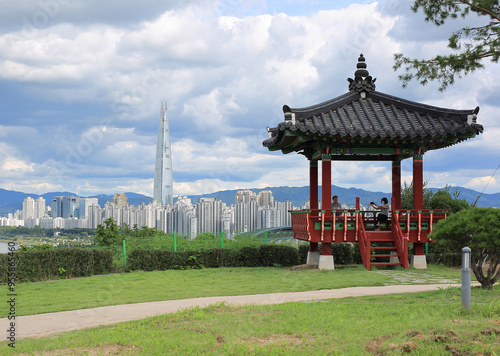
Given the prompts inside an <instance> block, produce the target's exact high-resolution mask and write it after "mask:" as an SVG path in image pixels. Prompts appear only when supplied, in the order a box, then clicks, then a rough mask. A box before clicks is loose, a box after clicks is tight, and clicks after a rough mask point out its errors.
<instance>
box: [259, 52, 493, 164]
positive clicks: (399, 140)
mask: <svg viewBox="0 0 500 356" xmlns="http://www.w3.org/2000/svg"><path fill="white" fill-rule="evenodd" d="M348 80H349V82H350V84H349V92H348V93H346V94H344V95H341V96H339V97H337V98H334V99H332V100H329V101H326V102H323V103H320V104H317V105H313V106H309V107H306V108H290V107H289V106H287V105H285V106H283V112H284V114H285V115H284V116H285V120H284V122H281V123H279V124H278V126H277V127H275V128H268V132H269V138H268V139H267V140H265V141H264V142H263V145H264V147H267V148H268V149H269V150H271V151H275V150H281V151H282V152H283V153H289V152H294V151H295V152H298V153H303V154H305V155H306V156H308V158H310V159H311V158H314V159H318V158H319V157H320V152H319V149H324V148H327V147H329V148H330V152H331V153H332V159H334V160H342V159H345V160H380V159H381V160H395V159H403V158H407V157H411V156H412V155H413V154H417V153H424V152H425V151H429V150H434V149H439V148H443V147H448V146H451V145H453V144H456V143H458V142H461V141H464V140H466V139H468V138H472V137H475V136H476V135H477V134H479V133H482V132H483V126H482V125H480V124H477V123H476V115H477V113H478V112H479V107H476V108H475V109H472V110H454V109H445V108H439V107H434V106H430V105H425V104H420V103H417V102H413V101H409V100H405V99H401V98H397V97H395V96H391V95H388V94H384V93H380V92H377V91H376V90H375V79H372V77H371V76H369V73H368V71H367V70H366V64H365V59H364V57H363V55H361V56H360V57H359V62H358V64H357V71H356V72H355V79H348Z"/></svg>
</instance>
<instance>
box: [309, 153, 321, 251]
mask: <svg viewBox="0 0 500 356" xmlns="http://www.w3.org/2000/svg"><path fill="white" fill-rule="evenodd" d="M318 206H319V205H318V161H315V160H310V161H309V208H311V209H318ZM314 214H317V213H314V212H313V213H312V214H311V215H314ZM309 251H310V252H318V243H317V242H310V243H309Z"/></svg>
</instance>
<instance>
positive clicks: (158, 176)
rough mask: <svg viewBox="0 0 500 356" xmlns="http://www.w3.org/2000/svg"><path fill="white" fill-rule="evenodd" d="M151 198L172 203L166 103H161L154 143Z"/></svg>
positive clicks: (170, 155) (170, 157) (172, 191)
mask: <svg viewBox="0 0 500 356" xmlns="http://www.w3.org/2000/svg"><path fill="white" fill-rule="evenodd" d="M153 198H154V200H156V201H159V202H161V203H162V204H163V205H168V204H170V205H172V204H173V203H174V186H173V176H172V154H171V152H170V131H169V129H168V118H167V103H166V102H162V103H161V111H160V126H159V127H158V141H157V143H156V161H155V181H154V194H153Z"/></svg>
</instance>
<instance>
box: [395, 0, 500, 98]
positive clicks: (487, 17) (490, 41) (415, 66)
mask: <svg viewBox="0 0 500 356" xmlns="http://www.w3.org/2000/svg"><path fill="white" fill-rule="evenodd" d="M419 9H422V11H423V12H424V14H425V21H427V22H432V23H433V24H435V25H436V26H441V25H444V24H445V23H446V22H447V21H448V20H450V19H456V18H458V17H461V18H464V19H465V18H467V17H468V16H469V15H477V16H478V17H479V18H480V19H481V20H482V21H483V25H481V26H475V27H468V26H467V27H463V28H461V29H459V30H457V31H455V32H454V33H453V34H452V35H451V36H450V38H449V39H448V48H450V49H452V50H453V51H454V53H452V54H449V55H437V56H435V57H434V58H431V59H423V60H419V59H410V58H408V57H405V56H404V55H403V54H402V53H397V54H395V55H394V59H395V64H394V70H397V69H400V68H401V67H404V70H405V72H406V73H405V74H403V75H400V76H399V79H400V80H402V82H403V87H405V86H406V85H407V84H408V82H409V81H411V80H412V79H414V78H415V79H417V80H419V82H420V84H422V85H425V84H427V83H428V82H429V80H431V81H432V80H438V81H439V83H440V87H439V90H440V91H443V90H445V89H446V87H447V86H448V85H451V84H453V83H454V82H455V77H458V78H461V77H462V75H467V74H469V73H471V72H473V71H475V70H477V69H480V68H483V67H484V65H483V64H482V60H483V59H485V58H489V59H490V60H491V61H492V62H495V63H496V62H498V59H499V58H500V39H499V34H500V26H499V24H500V6H499V3H498V0H474V1H469V0H415V2H414V4H413V6H412V10H413V11H414V12H417V11H418V10H419Z"/></svg>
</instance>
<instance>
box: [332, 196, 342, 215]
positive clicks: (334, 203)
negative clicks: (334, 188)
mask: <svg viewBox="0 0 500 356" xmlns="http://www.w3.org/2000/svg"><path fill="white" fill-rule="evenodd" d="M332 200H333V201H332V210H337V212H336V213H335V216H339V215H342V212H341V211H339V210H340V209H342V204H340V203H339V197H338V196H337V195H334V196H333V197H332Z"/></svg>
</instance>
